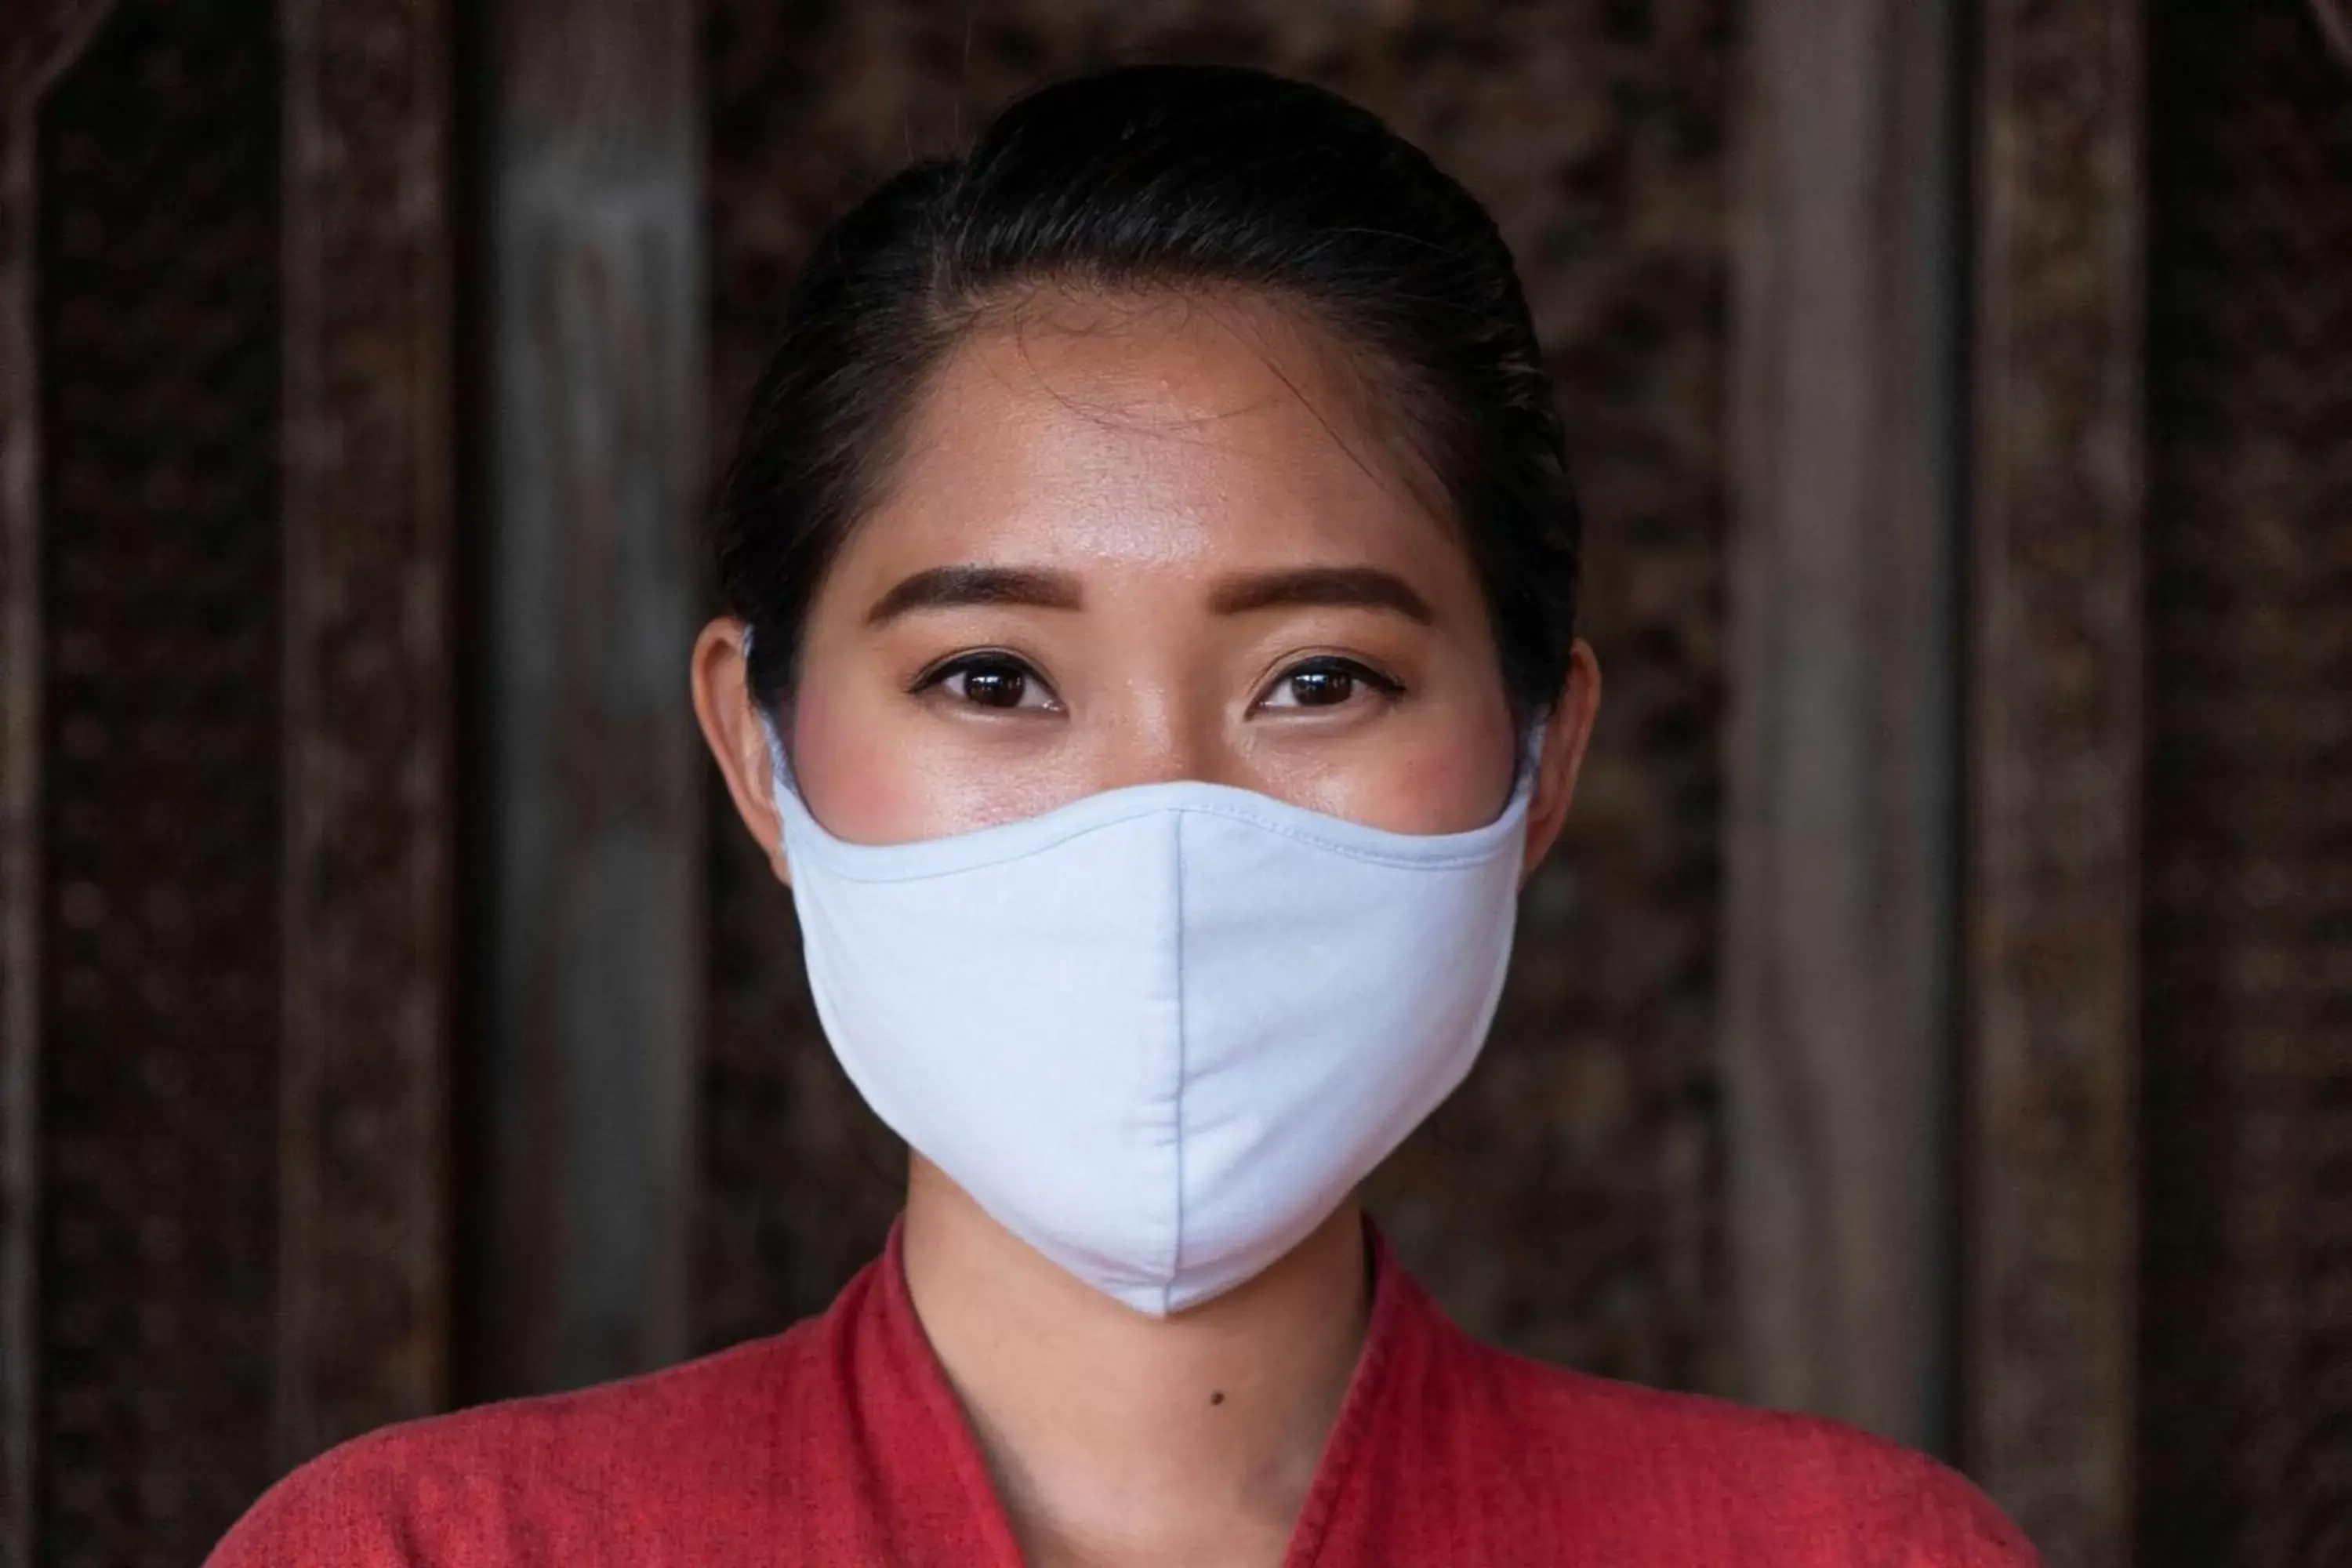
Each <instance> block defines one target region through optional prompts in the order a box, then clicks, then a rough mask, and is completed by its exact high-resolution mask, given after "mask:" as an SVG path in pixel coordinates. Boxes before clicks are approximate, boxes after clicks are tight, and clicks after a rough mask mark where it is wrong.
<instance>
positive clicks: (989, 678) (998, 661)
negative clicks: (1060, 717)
mask: <svg viewBox="0 0 2352 1568" xmlns="http://www.w3.org/2000/svg"><path fill="white" fill-rule="evenodd" d="M933 686H940V687H944V688H945V689H947V690H948V691H950V692H951V693H952V694H954V695H955V696H957V697H960V698H961V699H962V700H965V701H966V702H969V703H971V704H972V706H974V707H976V708H1001V709H1014V708H1045V709H1050V708H1053V707H1055V701H1054V693H1053V689H1052V688H1050V687H1048V686H1047V685H1046V684H1045V680H1044V679H1043V678H1042V677H1040V676H1039V675H1038V674H1037V672H1036V671H1035V670H1034V669H1032V668H1029V667H1028V666H1027V665H1025V664H1024V663H1022V662H1021V660H1019V659H1017V658H1013V657H1011V656H1010V655H1007V654H1001V653H998V654H971V655H967V656H966V657H964V658H955V659H950V660H949V661H948V662H947V663H945V664H943V665H940V667H939V668H936V669H934V670H932V671H931V672H930V673H929V674H928V675H926V676H924V677H923V678H922V679H919V680H918V681H917V682H916V683H915V685H914V687H913V689H914V690H916V691H922V690H925V689H929V688H930V687H933Z"/></svg>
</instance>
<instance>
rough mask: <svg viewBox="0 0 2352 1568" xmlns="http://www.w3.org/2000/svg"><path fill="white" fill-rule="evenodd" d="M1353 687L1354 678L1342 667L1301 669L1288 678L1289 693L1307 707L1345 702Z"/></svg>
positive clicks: (1319, 706)
mask: <svg viewBox="0 0 2352 1568" xmlns="http://www.w3.org/2000/svg"><path fill="white" fill-rule="evenodd" d="M1355 689H1356V678H1355V677H1354V676H1352V675H1350V674H1349V673H1348V672H1347V671H1346V670H1344V669H1302V670H1300V671H1299V672H1298V673H1297V674H1296V675H1294V676H1292V677H1291V678H1290V690H1291V694H1292V695H1293V696H1295V697H1297V699H1298V701H1299V703H1300V705H1301V706H1303V707H1307V708H1321V707H1327V706H1328V705H1329V704H1331V703H1334V702H1345V701H1346V700H1348V699H1349V697H1350V696H1352V695H1353V694H1354V692H1355Z"/></svg>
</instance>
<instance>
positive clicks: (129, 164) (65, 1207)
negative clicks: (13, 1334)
mask: <svg viewBox="0 0 2352 1568" xmlns="http://www.w3.org/2000/svg"><path fill="white" fill-rule="evenodd" d="M277 67H278V59H277V36H276V28H275V25H274V17H273V16H272V14H271V11H270V7H269V6H268V4H267V3H266V0H224V3H223V4H220V5H212V6H206V7H201V8H175V7H170V6H163V5H127V6H124V7H122V8H121V9H120V10H119V11H118V13H117V14H116V16H114V18H113V19H112V20H111V21H110V23H109V24H108V25H107V26H106V27H105V29H104V30H103V31H102V32H101V33H100V35H99V36H98V37H97V38H96V40H95V41H94V43H93V44H92V45H91V46H90V47H89V49H88V50H87V51H86V52H84V53H83V54H82V55H81V56H80V57H79V58H78V59H77V60H76V61H75V62H74V63H73V64H72V66H71V67H70V68H68V69H67V71H66V72H65V73H64V74H63V75H62V76H61V77H60V78H59V79H58V82H57V84H56V86H55V88H54V89H53V90H52V91H51V92H50V93H49V94H48V96H47V100H46V101H45V102H44V103H43V105H42V107H41V110H40V115H39V126H38V133H37V147H36V153H35V178H36V181H37V278H38V285H39V286H38V291H37V300H38V315H37V332H38V335H39V340H40V353H39V360H40V363H41V365H42V367H43V373H44V374H43V376H42V381H41V386H40V400H41V415H42V417H41V444H42V451H43V458H44V461H43V465H42V479H41V493H40V496H39V502H40V529H41V541H42V545H43V548H44V554H43V559H42V562H41V570H40V579H39V581H40V595H41V610H42V626H41V634H42V635H41V647H40V649H39V656H40V658H39V664H40V676H39V679H40V682H41V693H40V710H41V713H40V728H39V748H40V751H39V762H40V767H41V770H42V776H41V780H40V786H39V789H40V816H39V820H38V824H37V829H38V834H39V837H40V840H41V844H42V851H43V857H44V861H45V864H44V867H43V877H42V881H41V887H40V894H39V909H38V919H37V944H38V952H37V955H36V957H37V973H38V977H39V979H38V984H39V987H40V996H39V1010H38V1017H37V1050H38V1053H39V1058H40V1070H41V1081H40V1091H39V1096H38V1109H37V1136H38V1139H39V1143H40V1151H41V1162H42V1180H41V1189H40V1194H39V1205H40V1215H41V1219H40V1225H41V1237H40V1243H39V1258H38V1264H37V1277H38V1280H39V1290H38V1295H37V1314H36V1317H37V1354H38V1363H39V1367H40V1373H39V1375H40V1379H41V1394H40V1415H39V1440H40V1453H39V1457H38V1468H37V1490H36V1501H37V1510H38V1512H37V1542H36V1551H35V1555H36V1557H37V1559H38V1560H39V1561H41V1562H44V1563H156V1564H165V1563H187V1562H191V1561H194V1559H195V1558H196V1557H198V1556H200V1555H201V1554H202V1552H204V1550H205V1548H206V1547H207V1546H209V1544H210V1543H211V1541H212V1540H213V1538H214V1537H215V1536H216V1535H217V1534H218V1533H219V1531H221V1530H222V1529H223V1528H225V1527H226V1524H227V1522H228V1521H229V1520H230V1519H231V1518H233V1517H234V1516H235V1514H236V1512H237V1511H238V1510H241V1509H242V1508H243V1507H244V1506H245V1504H246V1503H247V1502H248V1501H249V1500H251V1498H252V1496H253V1495H254V1493H255V1492H257V1490H258V1489H260V1488H261V1486H263V1485H264V1484H266V1483H267V1482H268V1479H270V1477H271V1475H272V1474H273V1473H274V1472H273V1470H272V1468H271V1443H270V1427H271V1420H272V1415H271V1401H272V1396H273V1380H272V1362H273V1355H274V1352H275V1345H274V1342H273V1335H272V1326H271V1325H272V1321H273V1319H274V1315H275V1314H274V1310H273V1309H274V1300H273V1291H274V1284H275V1268H274V1266H273V1265H274V1257H273V1255H274V1252H275V1248H276V1246H277V1240H278V1229H277V1204H276V1191H277V1181H278V1162H277V1148H276V1139H275V1131H276V1123H277V1116H276V1111H277V1093H276V1085H277V1075H278V1064H279V1058H278V1042H279V1018H280V1005H281V987H282V984H283V979H284V975H285V959H284V952H283V949H282V946H281V944H280V942H278V936H277V933H278V889H279V870H280V864H281V863H280V859H279V840H278V817H279V812H280V798H281V797H280V769H281V765H282V761H283V757H284V744H285V741H284V732H283V729H282V726H281V723H280V710H279V705H278V700H277V696H278V677H279V671H280V668H281V658H282V649H283V642H282V639H283V626H282V623H281V620H280V616H279V608H278V606H279V597H280V590H281V584H282V581H283V561H282V554H281V551H280V542H279V531H278V524H279V508H278V466H277V462H276V442H275V440H274V431H275V426H276V420H277V417H278V409H279V406H280V383H279V375H278V355H277V342H278V320H279V312H280V309H281V302H280V301H281V296H280V274H279V268H278V235H279V228H278V178H277V175H278V163H279V157H280V138H279V126H278V103H277V96H276V93H275V91H274V90H273V87H274V83H275V79H276V75H277ZM167 167H168V168H169V169H170V170H171V172H172V177H171V178H168V179H166V178H163V177H161V174H160V171H162V170H163V169H165V168H167Z"/></svg>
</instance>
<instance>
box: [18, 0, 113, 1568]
mask: <svg viewBox="0 0 2352 1568" xmlns="http://www.w3.org/2000/svg"><path fill="white" fill-rule="evenodd" d="M109 11H110V5H107V4H106V3H105V0H48V3H45V4H35V3H30V0H28V3H26V4H24V5H17V6H15V7H12V8H11V9H9V10H8V11H7V12H5V14H0V1565H5V1568H16V1565H20V1564H26V1563H30V1562H31V1561H32V1558H33V1548H34V1531H35V1524H36V1518H35V1516H36V1511H37V1498H36V1491H37V1480H36V1463H37V1458H38V1449H39V1447H40V1444H39V1420H40V1413H41V1405H40V1378H39V1375H38V1371H37V1369H38V1366H39V1344H40V1325H39V1321H38V1317H39V1290H38V1285H39V1275H38V1264H39V1254H40V1246H39V1217H38V1216H39V1213H40V1175H41V1151H40V1146H39V1135H38V1134H39V1127H40V1092H41V1074H40V1050H39V1039H40V1015H41V1003H40V986H39V973H38V954H39V952H40V949H41V942H40V940H39V933H40V929H41V924H42V914H43V908H42V901H41V888H42V865H41V862H42V855H41V786H42V783H43V779H42V773H43V768H42V764H41V753H40V746H41V697H42V690H41V687H42V670H41V659H40V658H39V651H38V650H39V647H40V637H41V621H42V591H41V589H42V581H41V579H42V553H43V552H42V550H41V528H40V522H41V509H40V503H39V496H40V489H41V476H42V462H41V439H40V437H41V420H40V415H41V408H40V386H41V378H40V348H41V334H40V333H39V332H38V331H37V329H36V325H35V321H34V310H33V307H34V298H35V296H34V281H35V278H36V275H37V272H38V269H39V268H38V258H37V255H36V249H37V246H38V243H39V235H40V224H39V222H38V220H37V213H36V211H35V205H34V197H35V193H36V191H37V188H38V183H37V179H36V168H37V163H38V162H39V155H38V154H39V141H40V138H39V134H38V132H39V128H40V110H41V106H42V104H43V103H44V101H45V100H47V95H48V92H49V90H50V89H51V88H52V87H53V86H54V85H55V84H56V81H57V79H58V76H59V74H60V73H62V72H63V71H65V70H66V69H68V68H70V67H71V65H72V64H73V62H74V61H75V60H76V59H78V58H79V56H80V54H81V51H82V49H83V48H84V47H87V45H88V44H89V38H90V37H91V35H92V34H93V33H95V32H96V30H97V29H98V27H99V26H100V25H101V24H102V23H103V22H104V21H105V18H106V16H107V13H108V12H109Z"/></svg>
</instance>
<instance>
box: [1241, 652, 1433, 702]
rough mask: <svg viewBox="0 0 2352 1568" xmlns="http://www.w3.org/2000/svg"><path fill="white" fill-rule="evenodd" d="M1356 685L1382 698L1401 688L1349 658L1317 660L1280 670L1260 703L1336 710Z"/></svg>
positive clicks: (1398, 684)
mask: <svg viewBox="0 0 2352 1568" xmlns="http://www.w3.org/2000/svg"><path fill="white" fill-rule="evenodd" d="M1359 682H1361V683H1362V684H1364V685H1366V686H1369V687H1370V688H1372V689H1374V690H1376V691H1378V692H1380V693H1381V694H1382V695H1383V696H1388V697H1394V696H1395V695H1396V694H1397V693H1399V692H1400V691H1402V690H1403V689H1404V687H1403V686H1402V684H1401V683H1400V682H1398V681H1395V680H1391V679H1389V678H1388V677H1387V676H1385V675H1382V674H1381V673H1380V672H1379V671H1378V670H1375V669H1371V668H1368V667H1366V666H1364V665H1361V664H1359V663H1357V662H1356V661H1355V660H1354V659H1352V658H1318V659H1310V660H1308V661H1307V663H1305V664H1301V665H1297V666H1294V667H1293V668H1289V669H1286V670H1285V671H1283V673H1282V674H1281V675H1280V676H1279V677H1277V678H1276V680H1275V683H1274V685H1273V686H1272V687H1271V688H1269V689H1268V690H1267V693H1266V696H1265V699H1264V700H1262V701H1261V703H1260V706H1261V707H1266V708H1336V707H1338V706H1339V705H1340V704H1341V703H1343V702H1345V701H1347V700H1348V699H1349V698H1350V697H1352V696H1354V695H1355V694H1356V686H1357V684H1358V683H1359Z"/></svg>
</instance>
